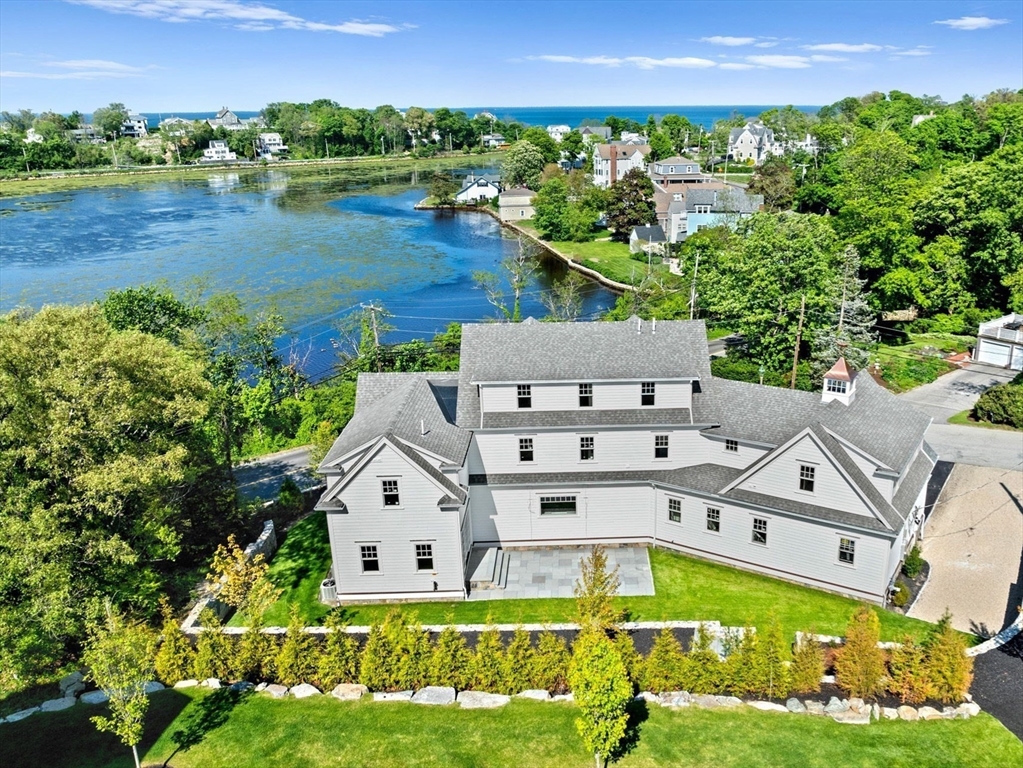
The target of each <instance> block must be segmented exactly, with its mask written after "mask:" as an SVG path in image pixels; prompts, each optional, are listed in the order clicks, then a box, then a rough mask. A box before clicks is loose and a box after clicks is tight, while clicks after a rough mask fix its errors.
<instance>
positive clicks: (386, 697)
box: [373, 691, 412, 701]
mask: <svg viewBox="0 0 1023 768" xmlns="http://www.w3.org/2000/svg"><path fill="white" fill-rule="evenodd" d="M411 700H412V691H394V692H392V693H386V692H384V691H376V692H375V693H374V694H373V701H411Z"/></svg>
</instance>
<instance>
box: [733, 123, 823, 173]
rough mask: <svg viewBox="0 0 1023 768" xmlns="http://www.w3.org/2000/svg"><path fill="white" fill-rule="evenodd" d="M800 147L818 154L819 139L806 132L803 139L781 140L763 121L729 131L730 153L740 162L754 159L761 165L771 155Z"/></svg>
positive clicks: (755, 162) (781, 153) (754, 161)
mask: <svg viewBox="0 0 1023 768" xmlns="http://www.w3.org/2000/svg"><path fill="white" fill-rule="evenodd" d="M799 149H801V150H803V151H805V152H809V153H810V154H817V149H818V144H817V140H816V139H815V138H814V137H813V136H811V135H810V134H806V136H805V137H804V138H803V139H801V140H800V139H793V140H789V141H781V140H778V139H775V136H774V131H773V130H771V129H770V128H768V127H767V126H765V125H763V124H762V123H746V125H745V126H743V127H742V128H733V129H732V130H731V131H729V133H728V155H729V157H730V158H731V159H732V160H737V161H739V162H746V161H747V160H752V161H753V163H754V164H755V165H760V164H761V163H763V162H764V161H765V160H766V159H767V158H769V157H772V156H775V155H784V154H785V153H786V152H792V151H795V150H799Z"/></svg>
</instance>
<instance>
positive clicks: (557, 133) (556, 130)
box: [547, 125, 572, 144]
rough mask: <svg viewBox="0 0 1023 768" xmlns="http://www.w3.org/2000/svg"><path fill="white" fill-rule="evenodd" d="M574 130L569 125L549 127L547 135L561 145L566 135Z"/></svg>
mask: <svg viewBox="0 0 1023 768" xmlns="http://www.w3.org/2000/svg"><path fill="white" fill-rule="evenodd" d="M571 131H572V129H571V128H570V127H569V126H567V125H548V126H547V135H548V136H550V137H551V138H552V139H554V140H555V141H556V142H558V143H559V144H560V143H561V142H562V140H563V139H564V138H565V135H566V134H568V133H571Z"/></svg>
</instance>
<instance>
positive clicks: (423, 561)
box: [416, 544, 433, 571]
mask: <svg viewBox="0 0 1023 768" xmlns="http://www.w3.org/2000/svg"><path fill="white" fill-rule="evenodd" d="M416 570H417V571H432V570H433V544H416Z"/></svg>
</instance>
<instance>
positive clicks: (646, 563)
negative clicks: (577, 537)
mask: <svg viewBox="0 0 1023 768" xmlns="http://www.w3.org/2000/svg"><path fill="white" fill-rule="evenodd" d="M592 551H593V548H592V547H557V548H552V549H506V550H504V554H505V557H506V558H508V560H509V566H508V582H507V585H506V586H505V588H504V589H484V590H477V591H475V592H472V593H470V595H469V598H468V599H469V600H510V599H518V598H527V597H572V588H573V586H574V585H575V582H576V580H577V579H578V578H579V563H580V561H581V560H582V559H583V558H584V557H589V555H590V553H591V552H592ZM604 551H605V552H606V553H607V564H608V568H614V567H615V566H616V565H617V566H618V575H619V578H620V579H621V587H620V588H619V590H618V594H620V595H626V596H632V595H652V594H654V578H653V574H652V573H651V572H650V557H649V555H648V552H647V548H646V547H608V548H606V549H605V550H604Z"/></svg>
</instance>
